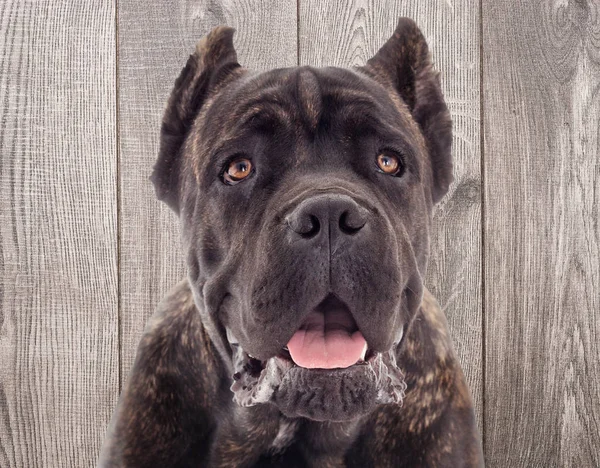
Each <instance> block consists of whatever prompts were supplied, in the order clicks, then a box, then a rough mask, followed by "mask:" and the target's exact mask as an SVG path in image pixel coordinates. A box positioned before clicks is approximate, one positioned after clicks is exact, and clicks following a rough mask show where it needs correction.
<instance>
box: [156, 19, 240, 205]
mask: <svg viewBox="0 0 600 468" xmlns="http://www.w3.org/2000/svg"><path fill="white" fill-rule="evenodd" d="M234 32H235V30H234V29H233V28H230V27H227V26H219V27H217V28H215V29H213V30H212V31H211V32H210V33H209V34H208V35H207V36H206V37H204V38H203V39H202V40H201V41H200V42H199V43H198V45H197V46H196V50H195V52H194V53H193V54H192V55H190V58H189V59H188V61H187V64H186V65H185V67H184V68H183V70H182V71H181V73H180V75H179V78H177V80H176V81H175V86H174V88H173V91H172V92H171V97H170V98H169V101H168V103H167V108H166V110H165V113H164V116H163V121H162V127H161V131H160V150H159V153H158V159H157V161H156V164H155V165H154V171H153V172H152V175H151V176H150V180H151V181H152V183H153V184H154V189H155V191H156V196H157V198H158V199H159V200H162V201H164V202H165V203H166V204H167V205H169V207H171V208H172V209H173V211H175V212H176V213H177V214H179V198H180V193H179V192H180V190H179V188H180V180H179V179H180V177H179V176H180V174H179V169H180V166H181V150H182V146H183V143H184V141H185V139H186V137H187V135H188V133H189V131H190V129H191V127H192V125H193V123H194V119H195V117H196V116H197V115H198V112H199V111H200V109H201V108H202V105H203V104H204V102H205V101H206V98H207V96H208V95H209V94H210V93H211V92H212V91H214V90H215V89H216V88H218V87H219V86H220V85H222V84H223V83H224V82H226V81H227V80H228V78H229V77H231V72H232V71H233V70H235V69H236V68H239V67H240V64H239V63H238V62H237V55H236V52H235V49H234V48H233V33H234Z"/></svg>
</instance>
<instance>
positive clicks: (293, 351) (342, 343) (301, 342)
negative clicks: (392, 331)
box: [287, 310, 367, 369]
mask: <svg viewBox="0 0 600 468" xmlns="http://www.w3.org/2000/svg"><path fill="white" fill-rule="evenodd" d="M352 328H355V326H354V321H353V320H352V317H350V316H349V314H347V313H346V312H345V311H343V310H334V311H328V312H327V313H326V314H323V313H319V312H312V313H311V314H310V315H309V316H308V317H307V319H306V320H305V321H304V323H303V324H302V327H301V328H300V330H298V331H297V332H296V333H294V336H292V339H291V340H290V342H289V343H288V345H287V347H288V350H289V351H290V355H291V356H292V359H293V360H294V362H295V363H296V364H297V365H298V366H300V367H306V368H309V369H315V368H318V369H335V368H345V367H349V366H351V365H353V364H356V362H357V361H358V360H359V359H360V358H361V355H362V352H363V350H365V349H366V345H367V342H366V340H365V338H364V337H363V335H362V333H361V332H360V331H355V332H354V333H350V332H349V330H350V329H352Z"/></svg>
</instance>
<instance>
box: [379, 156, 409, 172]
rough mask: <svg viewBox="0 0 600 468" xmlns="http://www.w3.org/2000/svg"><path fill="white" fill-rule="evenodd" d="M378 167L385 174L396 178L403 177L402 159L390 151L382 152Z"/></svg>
mask: <svg viewBox="0 0 600 468" xmlns="http://www.w3.org/2000/svg"><path fill="white" fill-rule="evenodd" d="M377 167H378V168H379V170H380V171H381V172H383V173H384V174H389V175H394V176H399V175H401V174H402V170H403V166H402V161H401V160H400V158H399V157H398V156H396V155H394V154H392V153H390V152H388V151H382V152H381V153H379V154H378V155H377Z"/></svg>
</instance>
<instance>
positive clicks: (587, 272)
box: [482, 0, 600, 467]
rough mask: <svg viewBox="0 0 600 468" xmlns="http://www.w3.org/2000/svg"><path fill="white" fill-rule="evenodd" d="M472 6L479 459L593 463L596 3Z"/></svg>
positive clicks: (599, 119)
mask: <svg viewBox="0 0 600 468" xmlns="http://www.w3.org/2000/svg"><path fill="white" fill-rule="evenodd" d="M483 7H484V9H483V13H482V15H483V31H484V36H483V37H484V43H483V48H484V53H483V58H484V60H483V64H484V75H483V77H484V78H483V83H484V106H485V107H484V115H485V119H484V123H485V151H484V154H485V176H484V180H485V195H484V207H485V210H484V212H485V252H484V253H485V278H486V280H485V284H486V293H485V317H486V324H485V330H486V376H487V379H486V386H485V395H486V413H485V427H486V457H487V464H488V466H511V467H531V466H540V467H542V466H543V467H597V466H600V450H599V447H600V427H599V421H600V403H599V402H600V359H598V356H600V319H599V315H598V313H599V311H600V293H599V288H600V227H599V224H598V219H599V218H600V164H599V159H598V154H599V153H600V140H599V132H598V128H599V127H600V92H599V90H600V5H599V3H598V2H597V1H584V0H582V1H564V2H558V1H542V2H515V1H508V0H502V1H498V0H485V1H484V2H483ZM498 18H502V21H497V19H498Z"/></svg>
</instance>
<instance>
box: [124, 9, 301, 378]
mask: <svg viewBox="0 0 600 468" xmlns="http://www.w3.org/2000/svg"><path fill="white" fill-rule="evenodd" d="M118 9H119V11H118V18H119V19H118V22H119V34H118V36H119V40H118V41H119V115H120V119H119V135H120V139H119V140H120V143H119V147H120V191H121V201H122V209H121V218H120V219H121V223H120V224H121V228H120V239H121V242H120V252H121V256H120V258H121V262H120V266H121V269H120V272H121V275H120V278H121V310H122V320H121V323H122V329H121V334H122V354H121V357H122V359H121V372H122V376H123V379H122V380H124V379H125V378H126V376H127V375H128V373H129V369H130V367H131V365H132V363H133V359H134V356H135V351H136V348H137V344H138V341H139V339H140V337H141V333H142V331H143V329H144V325H145V323H146V321H147V320H148V318H149V317H150V315H152V313H153V311H154V309H155V307H156V305H157V304H158V302H159V300H160V299H162V297H163V296H164V294H165V293H166V292H167V291H168V290H169V289H170V288H171V287H172V286H173V285H174V284H175V283H176V282H177V281H178V280H179V279H181V278H182V277H183V276H184V275H185V273H184V271H185V270H184V264H183V260H182V258H183V257H182V254H181V247H180V243H179V230H178V221H177V218H176V216H175V215H174V214H173V213H172V212H170V211H169V209H168V208H167V206H166V205H164V204H162V203H160V202H158V201H157V200H156V197H155V195H154V190H153V187H152V185H151V183H150V181H149V180H148V176H149V175H150V173H151V171H152V166H153V165H154V161H155V159H156V156H157V155H158V136H159V131H160V123H161V119H162V113H163V110H164V106H165V104H166V102H167V98H168V97H169V94H170V92H171V88H172V86H173V84H174V82H175V79H176V78H177V76H178V74H179V72H180V71H181V69H182V68H183V66H184V65H185V62H186V60H187V57H188V56H189V54H190V53H192V52H193V50H194V47H195V44H196V42H197V41H198V40H200V38H201V37H202V36H204V35H205V34H207V33H208V32H209V31H210V30H211V29H212V28H213V27H215V26H217V25H219V24H229V25H230V26H233V27H235V28H237V33H236V36H235V37H234V43H235V45H236V48H237V51H238V59H239V60H240V63H241V64H242V65H243V66H246V67H248V68H252V69H256V70H264V69H269V68H275V67H283V66H292V65H296V63H297V56H296V50H297V40H296V2H295V1H294V0H283V1H280V2H278V5H277V8H275V9H274V8H272V3H271V2H269V1H267V0H260V1H249V0H243V1H242V0H236V1H231V2H218V1H208V2H193V1H182V2H175V3H174V2H171V1H167V0H161V1H154V2H140V1H138V0H122V1H120V2H119V6H118Z"/></svg>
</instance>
